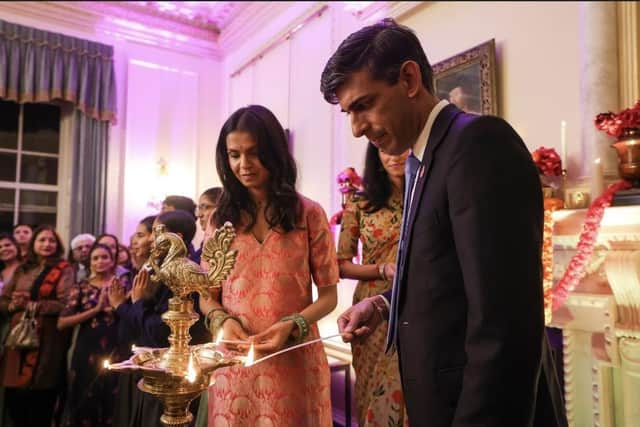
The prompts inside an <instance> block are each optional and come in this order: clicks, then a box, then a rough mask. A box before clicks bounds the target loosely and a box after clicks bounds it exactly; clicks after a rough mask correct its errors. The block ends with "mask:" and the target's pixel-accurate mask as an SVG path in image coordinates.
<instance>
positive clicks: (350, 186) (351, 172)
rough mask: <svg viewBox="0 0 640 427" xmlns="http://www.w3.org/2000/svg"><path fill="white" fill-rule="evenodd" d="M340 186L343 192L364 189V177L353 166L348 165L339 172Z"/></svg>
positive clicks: (338, 180)
mask: <svg viewBox="0 0 640 427" xmlns="http://www.w3.org/2000/svg"><path fill="white" fill-rule="evenodd" d="M336 180H337V182H338V187H339V190H340V192H341V193H342V194H345V193H352V192H354V191H359V190H361V189H362V178H360V175H358V172H356V170H355V169H354V168H352V167H348V168H346V169H345V170H343V171H342V172H340V173H339V174H338V177H337V179H336Z"/></svg>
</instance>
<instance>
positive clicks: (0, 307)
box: [0, 272, 21, 314]
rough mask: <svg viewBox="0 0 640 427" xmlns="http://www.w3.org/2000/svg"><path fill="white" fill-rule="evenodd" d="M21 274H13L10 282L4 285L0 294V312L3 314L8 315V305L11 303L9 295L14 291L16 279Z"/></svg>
mask: <svg viewBox="0 0 640 427" xmlns="http://www.w3.org/2000/svg"><path fill="white" fill-rule="evenodd" d="M19 274H21V273H17V272H16V273H14V275H13V277H12V278H11V280H9V282H8V283H6V284H5V285H4V287H3V288H2V293H1V294H0V312H1V313H3V314H8V313H9V303H11V294H12V293H13V291H14V290H15V289H16V282H17V278H18V276H19Z"/></svg>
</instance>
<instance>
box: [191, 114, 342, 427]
mask: <svg viewBox="0 0 640 427" xmlns="http://www.w3.org/2000/svg"><path fill="white" fill-rule="evenodd" d="M216 163H217V169H218V175H219V176H220V180H221V182H222V185H223V187H224V191H223V193H222V197H221V198H220V201H219V204H218V208H217V210H216V212H215V214H214V218H213V221H214V223H215V224H216V226H218V227H219V226H221V225H222V224H223V223H224V222H225V221H230V222H231V223H233V225H234V227H235V228H236V232H237V237H236V239H235V241H234V243H233V248H234V249H237V250H238V257H237V261H236V264H235V267H234V269H233V271H232V273H231V274H230V276H229V278H228V279H227V281H226V282H225V283H224V284H223V286H222V291H221V295H220V298H219V300H218V301H215V300H214V299H213V298H212V299H209V300H206V301H205V300H202V301H201V302H200V304H201V308H202V311H203V313H205V314H206V315H207V319H208V321H209V322H210V325H211V330H212V333H213V335H214V336H217V333H218V330H219V329H220V328H221V329H222V330H223V331H224V338H225V339H231V340H247V339H250V340H252V341H253V342H254V343H255V350H256V351H257V352H259V353H261V354H263V355H264V354H266V353H271V352H274V351H277V350H279V349H281V348H283V347H285V346H286V345H288V344H290V343H295V342H299V341H302V340H306V339H314V338H318V337H319V334H318V328H317V325H316V322H317V321H318V320H319V319H321V318H322V317H324V316H325V315H327V314H328V313H330V312H331V311H332V310H333V309H334V307H335V306H336V303H337V294H336V288H335V285H336V284H337V282H338V263H337V258H336V252H335V247H334V243H333V239H332V236H331V231H330V229H329V224H328V221H327V218H326V215H325V212H324V211H323V209H322V208H321V207H320V205H319V204H318V203H316V202H314V201H312V200H309V199H307V198H305V197H303V196H301V195H299V194H298V193H297V192H296V190H295V183H296V166H295V162H294V160H293V157H292V156H291V154H290V153H289V150H288V144H287V140H286V137H285V134H284V130H283V129H282V126H281V125H280V123H279V122H278V120H277V119H276V117H275V116H274V115H273V113H271V111H269V110H268V109H266V108H265V107H262V106H258V105H252V106H248V107H246V108H241V109H240V110H238V111H236V112H235V113H233V114H232V115H231V117H230V118H229V119H228V120H227V121H226V123H225V124H224V126H223V128H222V131H221V133H220V137H219V139H218V145H217V149H216ZM312 279H313V283H315V286H316V287H317V291H318V298H317V299H316V301H315V302H314V301H313V300H312V293H311V291H312ZM208 419H209V426H215V427H226V426H238V427H245V426H251V427H254V426H258V427H263V426H264V427H270V426H274V427H287V426H291V427H316V426H317V427H329V426H331V425H332V417H331V398H330V373H329V366H328V363H327V358H326V355H325V352H324V349H323V346H322V344H321V343H316V344H312V345H309V346H306V347H303V348H301V349H297V350H293V351H291V352H288V353H285V354H283V355H280V356H277V357H274V358H272V359H269V360H268V361H265V362H262V363H259V364H256V365H254V366H252V367H249V368H245V367H242V366H236V367H231V368H225V369H220V370H218V371H216V375H215V384H214V385H212V386H211V387H210V388H209V417H208Z"/></svg>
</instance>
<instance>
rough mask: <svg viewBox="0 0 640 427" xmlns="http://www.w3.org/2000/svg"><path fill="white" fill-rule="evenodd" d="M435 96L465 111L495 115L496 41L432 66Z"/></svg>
mask: <svg viewBox="0 0 640 427" xmlns="http://www.w3.org/2000/svg"><path fill="white" fill-rule="evenodd" d="M432 68H433V80H434V88H435V92H436V96H438V98H440V99H447V100H449V102H451V103H453V104H455V105H456V106H458V108H460V109H462V110H463V111H466V112H468V113H475V114H490V115H494V116H497V115H498V99H497V94H496V92H497V91H496V45H495V40H494V39H491V40H489V41H487V42H484V43H482V44H479V45H478V46H475V47H472V48H471V49H469V50H465V51H464V52H462V53H459V54H457V55H455V56H452V57H451V58H448V59H445V60H444V61H440V62H438V63H437V64H434V65H433V66H432Z"/></svg>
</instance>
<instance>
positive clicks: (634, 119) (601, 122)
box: [594, 101, 640, 138]
mask: <svg viewBox="0 0 640 427" xmlns="http://www.w3.org/2000/svg"><path fill="white" fill-rule="evenodd" d="M594 124H595V125H596V128H597V129H598V130H601V131H603V132H605V133H606V134H607V135H610V136H612V137H614V138H620V137H621V136H622V135H624V132H625V131H626V130H628V129H634V128H640V101H638V102H636V105H634V106H633V107H631V108H626V109H624V110H622V111H620V112H619V113H612V112H611V111H609V112H606V113H600V114H598V115H597V116H596V118H595V120H594Z"/></svg>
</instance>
